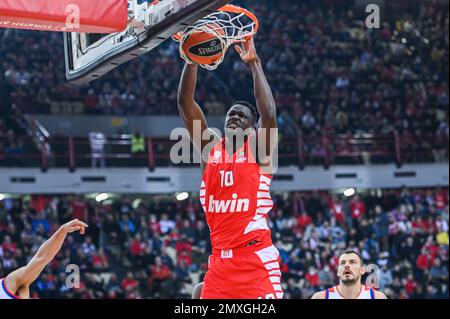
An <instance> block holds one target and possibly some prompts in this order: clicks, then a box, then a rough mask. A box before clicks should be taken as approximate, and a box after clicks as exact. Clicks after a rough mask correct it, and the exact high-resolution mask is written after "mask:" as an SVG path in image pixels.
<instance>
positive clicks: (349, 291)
mask: <svg viewBox="0 0 450 319" xmlns="http://www.w3.org/2000/svg"><path fill="white" fill-rule="evenodd" d="M337 288H338V292H339V293H340V294H341V295H342V297H344V298H345V299H355V298H357V297H358V296H359V294H360V293H361V290H362V284H361V282H357V283H355V284H354V285H344V284H343V283H342V282H341V283H340V284H339V286H338V287H337Z"/></svg>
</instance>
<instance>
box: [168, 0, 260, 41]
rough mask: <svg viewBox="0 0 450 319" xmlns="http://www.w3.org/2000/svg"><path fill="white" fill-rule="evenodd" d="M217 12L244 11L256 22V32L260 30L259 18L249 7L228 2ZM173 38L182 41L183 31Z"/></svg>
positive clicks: (239, 12)
mask: <svg viewBox="0 0 450 319" xmlns="http://www.w3.org/2000/svg"><path fill="white" fill-rule="evenodd" d="M217 12H230V13H236V14H241V13H244V14H245V15H246V16H247V17H249V18H250V19H251V20H252V21H253V22H254V23H255V28H254V34H256V33H257V32H258V30H259V20H258V18H257V17H256V15H254V14H253V12H250V11H249V10H247V9H244V8H241V7H239V6H236V5H234V4H226V5H224V6H223V7H221V8H219V9H218V10H217ZM252 36H253V35H249V36H247V37H245V39H246V40H247V39H249V38H251V37H252ZM172 38H173V39H174V40H175V41H178V42H179V41H181V39H182V38H183V32H178V33H176V34H174V35H173V36H172Z"/></svg>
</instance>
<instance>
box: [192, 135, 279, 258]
mask: <svg viewBox="0 0 450 319" xmlns="http://www.w3.org/2000/svg"><path fill="white" fill-rule="evenodd" d="M271 181H272V177H271V176H270V175H267V174H264V173H263V172H262V171H261V168H260V167H259V165H258V163H256V161H255V159H254V157H253V155H252V154H251V151H250V147H249V142H248V141H247V142H246V143H245V144H244V145H243V146H242V147H241V148H240V149H238V150H237V151H236V153H234V154H233V155H232V156H229V154H227V152H226V149H225V139H224V138H223V139H222V140H221V141H220V142H218V143H217V144H216V145H215V146H214V148H213V149H212V150H211V152H210V154H209V158H208V162H207V164H206V167H205V171H204V173H203V179H202V184H201V189H200V202H201V204H202V207H203V210H204V212H205V214H206V221H207V223H208V226H209V229H210V233H211V245H212V247H213V248H214V249H221V250H226V249H235V248H240V247H245V246H246V245H248V244H249V243H250V242H253V241H258V242H261V244H263V245H265V244H267V246H269V245H271V244H272V240H271V233H270V230H269V227H268V225H267V219H266V218H267V214H268V213H269V212H270V210H271V209H272V207H273V202H272V199H271V196H270V192H269V189H270V183H271Z"/></svg>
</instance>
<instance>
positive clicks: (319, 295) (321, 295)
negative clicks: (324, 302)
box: [311, 290, 327, 299]
mask: <svg viewBox="0 0 450 319" xmlns="http://www.w3.org/2000/svg"><path fill="white" fill-rule="evenodd" d="M326 294H327V291H326V290H322V291H319V292H316V293H315V294H314V295H312V297H311V299H326Z"/></svg>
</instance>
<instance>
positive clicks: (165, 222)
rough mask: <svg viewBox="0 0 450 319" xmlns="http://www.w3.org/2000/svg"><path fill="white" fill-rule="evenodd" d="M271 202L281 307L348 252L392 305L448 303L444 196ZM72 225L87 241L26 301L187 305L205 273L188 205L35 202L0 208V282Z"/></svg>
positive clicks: (313, 195)
mask: <svg viewBox="0 0 450 319" xmlns="http://www.w3.org/2000/svg"><path fill="white" fill-rule="evenodd" d="M273 199H274V208H273V210H272V211H271V213H270V214H269V225H270V228H271V229H272V237H273V241H274V243H275V245H276V246H277V248H278V249H279V251H280V253H281V270H282V274H283V288H284V290H285V297H286V298H309V297H310V296H311V295H312V294H313V293H314V292H316V291H318V290H321V289H324V288H327V287H330V286H333V285H336V284H337V282H338V279H337V277H336V272H337V262H338V256H339V253H340V252H341V251H343V250H345V249H355V250H357V251H359V252H360V253H361V255H362V256H363V259H364V263H365V264H366V266H367V270H368V272H369V273H371V274H376V276H375V278H377V280H375V281H373V280H369V279H370V278H369V277H367V279H368V281H367V282H366V278H363V282H365V283H366V284H368V285H375V287H378V289H380V290H382V291H383V292H385V294H386V295H387V296H388V297H389V298H404V299H406V298H449V292H448V271H449V270H448V265H449V263H448V257H449V255H448V247H449V236H448V225H449V206H448V189H447V188H443V189H441V188H434V189H394V190H383V191H381V190H367V191H364V192H361V193H358V194H356V195H354V196H353V197H343V196H341V195H338V194H332V193H328V192H308V193H306V192H302V193H300V192H296V193H285V194H276V195H274V196H273ZM72 218H79V219H81V220H85V221H87V222H88V224H89V228H88V232H87V234H86V235H85V236H84V237H81V236H80V235H78V234H76V235H70V236H69V237H68V238H67V240H66V242H65V243H64V245H63V248H62V249H61V251H60V253H59V254H58V255H57V257H56V258H55V259H54V260H53V261H52V262H51V263H50V265H49V266H48V267H47V268H46V269H45V271H44V272H43V273H42V275H41V276H40V277H39V279H38V280H37V281H36V282H35V283H34V284H33V285H32V287H31V296H32V297H33V298H189V297H190V295H191V292H192V288H193V286H194V285H195V284H196V283H197V282H200V281H201V280H202V278H203V276H204V274H205V271H206V269H207V259H208V256H209V254H210V251H211V247H210V243H209V229H208V226H207V225H206V223H205V220H204V216H203V213H202V210H201V206H200V204H199V201H198V198H196V197H195V196H191V197H190V198H189V199H187V200H185V201H176V200H175V199H173V198H172V197H169V196H149V197H142V198H137V197H126V196H125V197H115V198H110V199H107V200H105V201H103V202H96V201H95V200H94V199H89V198H86V197H82V196H33V197H31V198H30V197H28V198H26V197H22V198H5V199H3V200H1V201H0V277H1V276H4V275H6V274H8V273H9V272H11V271H12V270H14V269H16V268H17V267H20V266H23V265H25V264H26V263H27V261H28V260H29V258H30V257H31V256H32V255H33V254H34V253H35V252H36V250H37V248H38V247H39V246H40V245H41V244H42V243H43V241H44V240H45V239H46V238H48V237H49V236H50V235H51V234H52V233H53V232H54V231H55V230H56V229H57V228H58V227H59V225H61V224H62V223H64V222H67V221H69V220H70V219H72ZM71 265H72V266H71ZM73 265H75V266H76V267H78V269H79V271H80V274H81V282H80V283H79V285H78V286H75V288H71V287H70V286H68V285H67V282H66V279H67V276H68V275H69V274H72V272H73V269H74V268H73ZM374 271H375V272H374ZM372 277H373V276H372ZM70 282H71V281H70Z"/></svg>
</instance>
